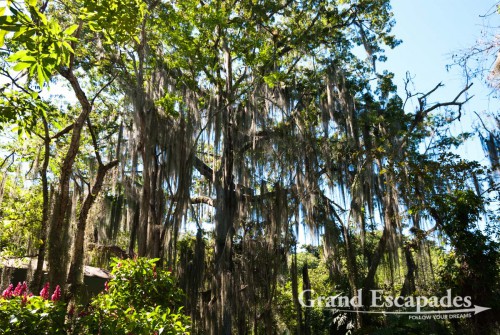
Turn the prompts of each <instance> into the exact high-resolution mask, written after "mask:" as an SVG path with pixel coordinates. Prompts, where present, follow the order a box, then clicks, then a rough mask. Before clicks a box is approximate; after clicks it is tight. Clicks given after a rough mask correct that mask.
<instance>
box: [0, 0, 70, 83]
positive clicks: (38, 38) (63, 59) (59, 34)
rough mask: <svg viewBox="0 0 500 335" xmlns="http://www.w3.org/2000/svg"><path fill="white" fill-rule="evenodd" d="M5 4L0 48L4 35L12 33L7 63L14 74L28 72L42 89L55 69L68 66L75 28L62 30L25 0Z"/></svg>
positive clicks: (28, 0)
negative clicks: (11, 47)
mask: <svg viewBox="0 0 500 335" xmlns="http://www.w3.org/2000/svg"><path fill="white" fill-rule="evenodd" d="M8 5H9V6H8V12H9V14H10V15H9V14H6V12H7V11H6V8H2V9H1V10H0V13H1V14H2V16H0V36H2V38H1V39H0V43H1V44H0V46H3V44H4V41H5V35H6V34H8V33H9V32H13V33H14V34H13V35H12V37H11V38H10V41H9V43H10V45H11V46H13V47H14V49H15V52H14V53H13V54H11V55H10V56H9V57H8V58H7V61H8V62H11V63H14V64H15V65H14V67H13V70H14V71H22V70H24V69H28V73H29V75H30V76H31V77H36V78H37V81H38V84H39V85H40V87H42V86H43V84H44V83H48V82H49V81H50V78H51V76H52V75H53V73H54V72H55V71H56V70H57V69H58V67H60V66H65V65H67V64H68V62H69V59H70V55H71V54H72V53H74V51H73V47H72V46H71V43H72V42H73V41H75V38H74V37H73V33H74V32H75V30H76V29H77V28H78V25H71V26H69V27H67V28H66V29H64V28H63V27H61V25H60V24H59V23H58V22H57V21H56V20H54V19H49V18H47V16H46V15H45V14H44V13H42V12H40V10H39V9H38V7H37V2H36V1H34V0H26V1H25V2H24V4H23V3H21V2H18V1H9V2H8Z"/></svg>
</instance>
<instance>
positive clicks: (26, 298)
mask: <svg viewBox="0 0 500 335" xmlns="http://www.w3.org/2000/svg"><path fill="white" fill-rule="evenodd" d="M27 302H28V296H27V295H26V293H25V294H23V298H22V299H21V306H26V303H27Z"/></svg>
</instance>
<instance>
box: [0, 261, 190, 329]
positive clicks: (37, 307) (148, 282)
mask: <svg viewBox="0 0 500 335" xmlns="http://www.w3.org/2000/svg"><path fill="white" fill-rule="evenodd" d="M156 261H157V260H156V259H153V260H150V259H145V258H139V259H135V260H124V261H118V260H116V259H115V260H114V269H113V271H112V275H113V279H111V280H110V281H109V283H107V285H106V291H105V292H102V293H101V294H99V295H98V296H97V297H95V298H94V299H93V300H92V302H91V303H90V306H89V307H86V308H76V309H75V308H74V307H71V308H70V309H69V310H68V311H67V306H66V304H64V303H62V302H59V301H58V298H56V297H54V295H53V296H52V299H51V300H48V298H47V297H48V291H47V292H44V291H43V290H42V292H44V294H42V292H40V295H41V296H40V297H38V296H32V295H31V294H29V293H28V292H26V291H23V292H21V293H13V292H17V291H14V290H13V288H12V287H9V288H8V289H7V290H5V291H4V294H3V297H0V329H1V330H2V334H50V335H58V334H75V335H76V334H101V335H105V334H110V335H111V334H113V335H114V334H117V335H121V334H123V335H128V334H137V335H139V334H144V335H151V334H156V335H160V334H164V335H174V334H176V335H178V334H189V333H188V331H187V330H188V328H189V323H190V320H189V317H187V316H185V315H184V314H182V312H181V309H182V307H179V306H180V304H181V300H182V293H181V292H180V291H179V290H178V289H177V288H176V287H175V283H174V280H173V278H172V276H171V274H170V272H168V271H165V270H161V269H157V268H156V264H155V263H156ZM46 286H47V288H44V290H48V285H46ZM24 288H26V286H24ZM16 290H17V289H16ZM53 300H56V301H53Z"/></svg>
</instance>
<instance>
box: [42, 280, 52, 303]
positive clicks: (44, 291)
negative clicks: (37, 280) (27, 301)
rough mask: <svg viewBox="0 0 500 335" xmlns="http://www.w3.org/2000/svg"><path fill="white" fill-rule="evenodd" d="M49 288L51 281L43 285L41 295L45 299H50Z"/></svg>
mask: <svg viewBox="0 0 500 335" xmlns="http://www.w3.org/2000/svg"><path fill="white" fill-rule="evenodd" d="M49 290H50V284H49V282H46V283H45V285H44V286H43V288H42V290H41V291H40V297H42V298H43V299H44V300H48V299H49Z"/></svg>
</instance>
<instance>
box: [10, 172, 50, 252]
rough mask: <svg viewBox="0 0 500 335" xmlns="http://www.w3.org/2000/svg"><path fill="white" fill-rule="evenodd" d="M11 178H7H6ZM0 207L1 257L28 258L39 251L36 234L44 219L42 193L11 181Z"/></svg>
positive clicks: (36, 188) (37, 188)
mask: <svg viewBox="0 0 500 335" xmlns="http://www.w3.org/2000/svg"><path fill="white" fill-rule="evenodd" d="M7 178H8V177H7ZM5 191H6V192H5V194H4V197H3V201H2V203H1V204H0V254H1V255H3V256H25V255H28V254H30V253H31V252H32V251H33V250H34V249H35V248H37V247H38V241H37V239H36V236H37V235H36V234H37V232H38V230H39V229H40V221H41V218H42V193H41V189H40V188H39V187H36V186H32V187H31V188H29V189H23V188H21V187H20V186H19V185H16V184H15V183H14V181H13V180H12V179H11V178H8V179H7V181H6V185H5Z"/></svg>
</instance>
